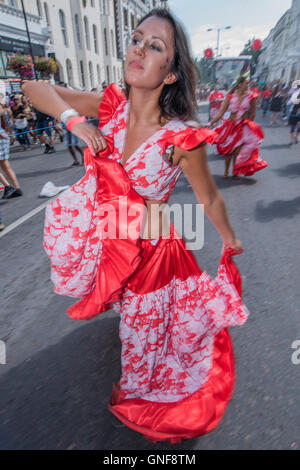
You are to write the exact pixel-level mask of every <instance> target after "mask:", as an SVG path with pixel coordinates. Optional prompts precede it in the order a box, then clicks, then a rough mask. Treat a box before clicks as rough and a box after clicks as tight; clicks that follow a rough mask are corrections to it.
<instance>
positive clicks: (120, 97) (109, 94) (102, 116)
mask: <svg viewBox="0 0 300 470" xmlns="http://www.w3.org/2000/svg"><path fill="white" fill-rule="evenodd" d="M125 100H126V97H125V95H124V93H123V92H122V91H121V90H120V89H119V88H118V87H117V85H116V84H115V83H112V84H111V85H109V86H108V87H107V88H106V89H105V90H104V93H103V98H102V101H101V104H100V106H99V109H98V117H99V127H100V129H101V128H102V127H103V126H105V125H106V124H107V123H108V122H109V121H110V120H111V119H112V117H113V115H114V113H115V111H116V110H117V108H118V107H119V105H120V104H121V103H122V101H125Z"/></svg>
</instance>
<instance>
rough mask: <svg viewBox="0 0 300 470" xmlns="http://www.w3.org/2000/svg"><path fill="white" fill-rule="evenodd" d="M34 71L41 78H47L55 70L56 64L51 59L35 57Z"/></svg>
mask: <svg viewBox="0 0 300 470" xmlns="http://www.w3.org/2000/svg"><path fill="white" fill-rule="evenodd" d="M35 69H36V70H37V71H38V72H39V73H40V76H41V78H49V77H50V75H52V74H54V73H55V72H56V70H57V63H56V62H55V60H54V59H52V58H51V57H36V58H35Z"/></svg>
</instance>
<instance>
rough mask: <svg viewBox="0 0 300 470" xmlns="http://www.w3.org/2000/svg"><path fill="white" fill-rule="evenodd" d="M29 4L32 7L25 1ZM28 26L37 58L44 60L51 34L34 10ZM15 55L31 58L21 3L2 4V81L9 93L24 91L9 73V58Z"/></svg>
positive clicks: (8, 0)
mask: <svg viewBox="0 0 300 470" xmlns="http://www.w3.org/2000/svg"><path fill="white" fill-rule="evenodd" d="M25 2H27V3H26V4H28V3H30V2H31V0H25ZM27 23H28V29H29V31H30V38H31V43H32V51H33V55H34V56H41V57H42V56H45V55H47V53H48V51H49V47H48V42H49V37H50V30H49V29H48V28H47V24H46V22H45V21H44V19H43V18H42V17H41V16H40V15H39V14H38V13H37V11H36V10H34V9H33V10H31V11H30V12H28V15H27ZM15 52H21V53H24V54H30V47H29V43H28V38H27V33H26V27H25V20H24V16H23V12H22V9H21V1H20V0H0V80H1V81H2V83H5V84H6V85H7V86H8V88H7V91H9V92H10V91H11V92H17V91H20V90H21V88H20V80H19V79H18V78H17V77H16V76H15V74H14V73H13V72H11V71H9V70H8V69H7V62H8V60H9V57H10V56H11V55H13V54H14V53H15ZM13 85H14V87H13ZM10 86H11V89H10Z"/></svg>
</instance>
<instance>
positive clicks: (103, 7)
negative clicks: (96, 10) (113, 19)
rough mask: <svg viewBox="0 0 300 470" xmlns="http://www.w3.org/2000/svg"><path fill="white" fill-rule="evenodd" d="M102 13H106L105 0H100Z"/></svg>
mask: <svg viewBox="0 0 300 470" xmlns="http://www.w3.org/2000/svg"><path fill="white" fill-rule="evenodd" d="M102 10H103V15H106V0H102Z"/></svg>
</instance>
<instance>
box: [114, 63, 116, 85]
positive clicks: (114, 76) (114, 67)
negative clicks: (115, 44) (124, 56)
mask: <svg viewBox="0 0 300 470" xmlns="http://www.w3.org/2000/svg"><path fill="white" fill-rule="evenodd" d="M116 81H117V76H116V67H115V66H114V82H115V83H116Z"/></svg>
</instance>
